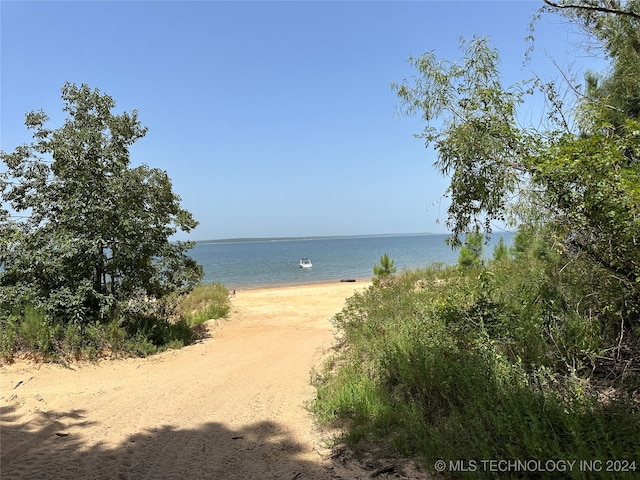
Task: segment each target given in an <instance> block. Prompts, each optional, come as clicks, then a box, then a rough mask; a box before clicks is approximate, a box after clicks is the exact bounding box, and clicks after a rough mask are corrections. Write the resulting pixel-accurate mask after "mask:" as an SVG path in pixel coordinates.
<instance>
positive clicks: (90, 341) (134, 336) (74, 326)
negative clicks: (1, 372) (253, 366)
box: [0, 285, 230, 361]
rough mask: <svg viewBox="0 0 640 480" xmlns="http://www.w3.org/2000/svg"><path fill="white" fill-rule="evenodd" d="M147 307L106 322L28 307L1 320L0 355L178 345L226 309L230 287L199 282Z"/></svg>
mask: <svg viewBox="0 0 640 480" xmlns="http://www.w3.org/2000/svg"><path fill="white" fill-rule="evenodd" d="M152 307H153V308H151V309H148V310H145V309H139V310H131V309H130V310H131V311H124V312H123V311H118V313H117V314H116V315H114V317H113V318H112V319H110V320H109V321H105V322H91V323H82V322H79V321H70V322H66V323H63V322H60V321H57V322H56V321H52V320H50V319H49V318H48V316H47V315H46V313H45V312H43V311H41V310H38V309H36V308H34V307H32V306H29V305H28V306H26V307H25V308H24V309H23V310H22V311H16V312H15V313H13V314H12V315H10V316H8V317H7V318H1V319H0V327H1V329H0V356H2V357H4V358H5V359H11V358H13V357H15V356H29V357H33V358H39V359H43V360H52V361H67V360H70V359H71V360H73V359H76V360H77V359H89V360H98V359H100V358H104V357H114V356H116V357H118V356H131V355H133V356H148V355H152V354H154V353H158V352H161V351H164V350H167V349H169V348H181V347H183V346H185V345H189V344H191V343H193V342H194V341H195V340H196V339H197V338H198V334H197V333H196V331H195V330H196V328H195V327H197V326H198V325H200V324H202V323H203V322H205V321H207V320H210V319H215V318H222V317H225V316H226V315H228V313H229V310H230V302H229V292H228V291H227V289H226V288H224V287H223V286H221V285H201V286H198V287H196V288H195V289H194V290H193V291H192V292H191V293H190V294H188V295H186V296H184V297H182V298H179V299H168V300H167V301H166V302H158V305H153V306H152Z"/></svg>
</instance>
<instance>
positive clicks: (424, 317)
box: [314, 239, 640, 478]
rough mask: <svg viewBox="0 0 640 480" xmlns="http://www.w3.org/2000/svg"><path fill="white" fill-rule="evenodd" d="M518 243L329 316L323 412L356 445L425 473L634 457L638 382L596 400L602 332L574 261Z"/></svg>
mask: <svg viewBox="0 0 640 480" xmlns="http://www.w3.org/2000/svg"><path fill="white" fill-rule="evenodd" d="M517 245H518V251H517V256H516V259H513V260H509V259H504V258H502V259H501V260H500V261H496V262H491V263H488V264H487V265H486V266H485V267H484V268H482V269H480V268H475V269H458V268H454V267H451V268H446V267H442V266H434V267H432V268H428V269H424V270H420V271H415V272H405V273H403V274H402V275H400V276H398V277H397V278H396V280H395V282H394V283H393V284H390V285H389V286H388V288H385V289H379V288H373V287H372V288H370V289H368V290H366V291H365V292H363V293H359V294H356V295H354V296H353V297H352V298H350V299H349V300H348V301H347V304H346V306H345V308H344V309H343V310H342V311H341V312H340V313H339V314H337V315H336V316H335V317H334V320H333V321H334V324H335V326H336V327H337V329H338V332H339V334H340V336H339V338H340V339H341V342H340V346H339V349H338V351H337V352H336V354H335V355H334V356H333V357H332V358H331V360H330V363H328V364H327V366H326V368H325V370H324V371H323V372H322V374H321V375H319V376H318V379H317V385H316V386H317V392H318V393H317V400H316V402H315V404H314V410H315V412H316V414H317V415H318V418H319V419H320V420H321V421H322V422H326V423H330V424H332V425H336V426H340V427H342V428H343V430H344V432H345V439H346V440H347V441H349V442H351V443H352V444H353V445H357V442H358V441H359V440H362V439H368V440H372V441H374V442H376V443H378V444H382V445H383V446H386V447H387V448H390V449H394V450H397V451H400V452H401V453H403V454H406V455H411V456H417V457H419V458H421V459H422V460H423V461H424V463H425V465H426V466H428V467H430V466H432V465H433V464H434V462H435V460H437V459H442V458H445V459H451V460H455V459H461V458H466V459H514V460H517V459H532V458H534V459H567V460H573V459H576V460H581V459H601V460H604V459H611V458H635V456H637V451H638V450H637V449H638V446H639V445H640V428H639V427H640V424H639V422H638V413H639V411H638V410H639V409H638V406H637V404H636V403H634V402H633V401H630V400H629V398H630V395H631V393H632V390H629V392H630V393H629V395H628V396H627V394H625V393H624V392H625V390H618V394H619V395H618V397H617V398H616V399H615V400H610V401H607V402H601V401H599V397H598V391H597V390H596V389H595V388H594V387H595V386H594V384H593V383H592V382H591V379H590V375H591V374H592V368H593V365H594V361H595V358H596V357H597V355H599V354H600V353H601V351H602V349H603V348H604V346H605V345H606V344H607V343H606V342H607V341H608V337H607V336H606V333H605V332H603V330H602V328H601V321H600V319H598V318H597V317H595V316H593V315H589V314H588V311H586V310H585V309H584V307H583V304H584V303H585V302H586V301H587V300H586V299H585V290H584V288H583V287H582V286H581V284H580V283H579V282H578V281H577V280H576V279H575V273H574V268H576V267H577V265H575V266H572V267H571V268H569V267H567V266H566V263H563V262H562V261H561V259H560V257H559V256H558V255H557V254H556V253H554V251H553V249H551V248H550V247H548V244H546V243H545V242H544V241H543V240H542V239H536V240H535V241H531V242H528V244H527V245H525V244H524V242H519V243H518V244H517ZM540 252H546V253H545V254H544V255H540V254H539V253H540ZM478 473H483V472H475V474H474V475H475V476H477V475H478ZM591 473H593V474H594V478H598V475H599V474H598V472H591ZM484 474H485V476H487V477H490V476H491V473H490V472H484ZM527 475H529V476H532V477H535V478H540V477H543V478H544V477H545V474H544V473H540V472H535V473H530V474H527V473H524V474H523V476H525V477H526V476H527ZM552 476H553V475H552V474H549V478H551V477H552ZM567 476H569V477H574V478H583V473H582V472H578V471H577V469H576V471H575V472H567ZM605 477H606V475H605V474H604V473H602V474H600V478H605Z"/></svg>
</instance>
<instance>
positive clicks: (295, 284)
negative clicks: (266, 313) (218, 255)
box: [223, 277, 371, 292]
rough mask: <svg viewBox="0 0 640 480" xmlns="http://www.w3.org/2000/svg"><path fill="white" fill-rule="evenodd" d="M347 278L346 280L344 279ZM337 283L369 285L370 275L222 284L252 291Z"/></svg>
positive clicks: (238, 289)
mask: <svg viewBox="0 0 640 480" xmlns="http://www.w3.org/2000/svg"><path fill="white" fill-rule="evenodd" d="M345 280H348V281H345ZM337 284H338V285H339V284H342V285H344V284H348V285H353V286H359V285H365V286H366V285H370V284H371V277H357V278H344V279H339V280H326V279H324V280H322V279H319V280H311V281H309V280H306V281H301V282H276V283H271V284H243V285H238V286H233V285H229V286H227V285H224V284H223V286H224V287H225V288H227V289H228V290H229V291H232V290H235V291H237V292H243V291H254V290H274V289H280V288H282V289H289V288H305V287H323V286H332V285H337Z"/></svg>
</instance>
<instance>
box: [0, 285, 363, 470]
mask: <svg viewBox="0 0 640 480" xmlns="http://www.w3.org/2000/svg"><path fill="white" fill-rule="evenodd" d="M362 288H364V284H362V283H357V284H340V283H336V284H330V285H319V286H305V287H292V288H278V289H261V290H247V291H240V292H238V293H237V294H236V296H235V298H233V300H232V304H233V312H232V315H231V316H230V318H229V319H228V320H221V321H218V322H217V323H216V322H208V324H207V328H208V330H209V332H210V337H209V338H206V339H205V340H203V341H202V342H200V343H198V344H196V345H193V346H190V347H188V348H185V349H182V350H175V351H170V352H166V353H163V354H161V355H158V356H154V357H151V358H146V359H126V360H115V361H112V360H109V361H103V362H100V363H99V364H74V365H71V366H69V367H63V366H59V365H48V364H45V365H43V364H33V363H26V362H18V363H15V364H12V365H3V366H2V367H1V368H0V375H1V383H0V388H1V390H0V407H1V409H2V410H1V413H2V423H1V425H0V428H1V430H0V433H1V437H0V441H1V444H0V449H1V456H0V460H1V463H0V466H1V471H0V473H1V476H2V478H3V479H7V480H8V479H20V478H24V479H47V478H51V479H74V480H75V479H85V478H96V479H136V480H137V479H150V480H151V479H154V480H156V479H174V478H175V479H180V480H186V479H189V480H191V479H270V478H279V479H285V480H293V479H300V480H302V479H329V478H345V477H344V475H345V473H344V472H343V473H339V472H337V470H336V469H335V468H334V467H332V466H331V461H330V460H329V459H328V455H327V454H328V453H329V451H328V450H326V445H323V443H322V440H321V436H320V435H319V432H318V431H317V429H316V427H315V426H314V423H313V421H312V418H311V417H310V415H309V413H308V411H307V410H306V409H305V403H306V402H309V401H311V400H312V399H313V395H314V389H313V387H311V386H310V384H309V379H310V371H311V368H312V366H313V365H314V364H315V363H317V362H318V361H319V359H320V358H321V356H322V354H323V352H324V351H325V349H327V348H329V347H330V345H331V343H332V341H333V333H332V327H331V324H330V322H329V319H330V317H331V316H332V315H333V314H334V313H336V312H338V311H339V310H340V309H341V308H342V306H343V305H344V301H345V299H346V298H347V297H349V296H351V294H352V293H353V292H354V291H355V290H359V289H362ZM347 475H351V474H347ZM352 478H360V475H359V474H357V473H356V472H355V471H354V472H353V476H352Z"/></svg>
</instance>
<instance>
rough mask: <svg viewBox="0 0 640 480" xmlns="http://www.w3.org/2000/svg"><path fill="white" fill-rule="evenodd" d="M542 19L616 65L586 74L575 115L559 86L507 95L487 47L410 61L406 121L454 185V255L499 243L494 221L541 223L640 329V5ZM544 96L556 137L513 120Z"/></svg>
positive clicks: (527, 84)
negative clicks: (562, 19)
mask: <svg viewBox="0 0 640 480" xmlns="http://www.w3.org/2000/svg"><path fill="white" fill-rule="evenodd" d="M542 10H543V11H553V12H558V13H560V14H562V15H564V16H566V17H567V18H569V19H570V20H571V22H573V23H574V24H576V25H578V26H579V27H581V28H582V29H583V30H584V31H585V32H586V33H588V34H589V37H590V38H591V39H592V41H593V42H596V43H597V44H598V45H599V46H600V47H601V48H602V49H603V51H604V52H605V53H606V55H607V57H608V58H609V60H610V63H611V70H610V71H609V72H604V73H595V72H589V73H588V74H587V78H586V82H585V84H586V87H585V88H584V89H579V88H578V87H577V86H576V85H570V86H569V90H570V91H573V92H575V94H576V98H575V101H574V102H572V105H574V107H573V109H572V110H569V111H567V110H566V108H567V107H566V105H567V104H566V103H564V104H563V103H562V102H559V101H557V100H558V99H559V98H561V97H562V96H561V95H560V94H559V92H560V90H561V89H562V88H563V86H562V85H560V84H558V83H557V82H542V81H541V80H539V79H537V80H532V81H523V82H522V83H518V84H515V85H512V86H505V85H503V83H502V81H501V75H500V69H499V67H500V60H499V53H498V51H497V50H496V49H494V48H493V47H491V45H490V43H489V40H488V39H486V38H480V37H476V38H474V39H472V40H471V41H467V40H463V41H462V43H461V50H462V54H463V57H462V60H461V61H459V62H451V61H447V60H440V59H438V58H437V57H436V56H435V54H434V53H433V52H429V53H426V54H424V55H421V56H420V57H418V58H410V59H409V61H410V63H411V64H412V65H413V66H414V67H415V68H416V70H417V71H418V76H417V77H416V78H415V79H413V80H412V81H407V80H405V81H404V82H402V83H400V84H395V85H394V86H395V90H396V93H397V95H398V97H399V98H400V100H401V108H402V111H403V112H404V113H405V114H408V115H413V114H416V113H419V114H421V115H422V118H423V120H424V121H425V123H426V126H425V129H424V131H423V132H422V133H420V134H418V136H419V137H421V138H424V139H425V140H426V141H427V143H432V144H433V146H434V147H435V149H436V151H437V161H436V162H435V166H436V168H437V169H438V170H439V171H440V172H441V173H442V174H443V175H445V176H448V177H449V178H450V184H449V188H448V191H447V193H448V194H449V195H450V196H451V206H450V207H449V211H448V221H447V226H448V227H449V228H450V229H451V231H452V238H451V239H452V242H453V243H454V244H455V245H459V244H460V237H461V235H462V234H464V233H466V232H470V231H480V230H484V231H485V232H487V233H490V232H491V222H492V221H494V220H505V219H509V218H511V219H514V220H515V222H516V223H518V224H520V225H522V224H527V223H529V224H531V223H536V224H544V225H545V228H546V229H547V230H546V231H547V234H548V237H549V238H548V240H549V242H550V243H551V244H552V247H553V248H554V249H555V250H556V251H558V252H560V253H562V254H564V255H567V259H568V261H572V262H573V261H575V262H587V263H588V264H591V265H592V266H593V268H594V269H596V270H597V271H602V273H603V274H602V276H601V279H602V281H605V280H604V279H606V281H607V282H609V283H608V284H607V285H608V286H607V287H606V288H605V289H604V290H606V291H609V292H610V293H611V292H612V291H611V289H614V290H616V291H617V292H618V293H616V294H613V293H611V295H610V296H608V297H607V298H608V300H607V301H613V299H614V298H615V299H616V300H615V303H616V305H617V306H616V308H619V309H618V310H616V311H617V312H618V313H619V314H620V315H622V316H623V317H624V318H628V319H632V323H637V322H638V316H639V315H640V307H639V306H638V304H639V303H640V246H639V245H640V121H639V120H640V3H638V1H637V0H631V1H628V2H620V1H617V0H611V1H608V0H607V1H597V2H592V1H581V0H576V1H573V2H557V3H556V2H550V1H549V2H546V5H545V6H543V8H542ZM538 89H539V90H540V91H541V92H542V94H543V95H544V96H545V97H546V98H547V99H548V104H549V105H548V107H549V110H550V111H549V115H550V117H551V118H555V119H559V120H560V121H559V122H557V124H556V125H555V127H556V128H550V129H546V130H544V129H541V128H528V127H526V126H521V125H519V123H518V122H517V121H516V119H517V113H518V111H517V109H518V106H519V105H521V104H522V103H523V101H524V99H525V97H526V96H527V95H529V94H532V93H534V92H535V91H536V90H538ZM569 118H572V119H574V120H575V121H572V122H569V121H565V120H567V119H569ZM570 125H575V126H576V127H573V128H572V127H570ZM596 270H594V271H596ZM601 286H602V285H601ZM618 289H620V290H618ZM598 296H600V297H601V298H602V299H603V298H604V297H605V296H606V295H605V296H603V295H601V294H598ZM601 307H602V308H603V309H604V308H605V307H604V306H603V305H601ZM606 308H610V307H606Z"/></svg>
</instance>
